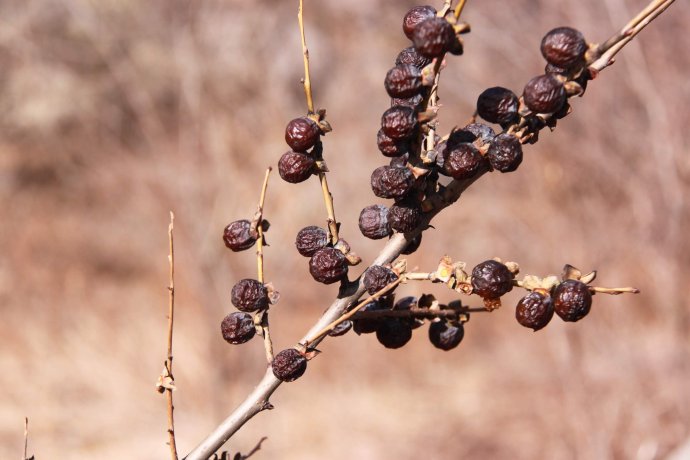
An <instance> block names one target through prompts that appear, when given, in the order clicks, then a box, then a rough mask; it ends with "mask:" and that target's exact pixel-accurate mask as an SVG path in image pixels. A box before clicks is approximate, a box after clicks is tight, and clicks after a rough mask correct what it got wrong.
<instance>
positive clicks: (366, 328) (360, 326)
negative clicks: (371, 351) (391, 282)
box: [352, 300, 386, 335]
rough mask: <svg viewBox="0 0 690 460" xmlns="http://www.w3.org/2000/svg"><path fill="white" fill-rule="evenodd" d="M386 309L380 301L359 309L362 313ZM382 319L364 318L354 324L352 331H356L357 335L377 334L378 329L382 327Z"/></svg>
mask: <svg viewBox="0 0 690 460" xmlns="http://www.w3.org/2000/svg"><path fill="white" fill-rule="evenodd" d="M384 308H386V307H385V306H384V305H383V303H381V302H380V301H378V300H374V301H372V302H369V303H367V304H366V305H364V306H363V307H362V308H360V309H359V311H361V312H365V311H377V310H383V309H384ZM381 323H382V320H381V318H362V319H356V320H354V321H353V322H352V330H353V331H355V333H356V334H357V335H361V334H371V333H373V332H376V329H378V328H379V326H380V325H381Z"/></svg>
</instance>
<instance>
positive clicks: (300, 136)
mask: <svg viewBox="0 0 690 460" xmlns="http://www.w3.org/2000/svg"><path fill="white" fill-rule="evenodd" d="M320 134H321V130H320V129H319V125H318V124H316V122H315V121H314V120H312V119H311V118H307V117H300V118H295V119H294V120H291V121H290V122H289V123H288V124H287V127H286V128H285V142H287V145H289V146H290V148H291V149H292V150H294V151H295V152H306V151H307V150H309V149H310V148H312V147H314V145H316V143H317V142H318V141H319V135H320Z"/></svg>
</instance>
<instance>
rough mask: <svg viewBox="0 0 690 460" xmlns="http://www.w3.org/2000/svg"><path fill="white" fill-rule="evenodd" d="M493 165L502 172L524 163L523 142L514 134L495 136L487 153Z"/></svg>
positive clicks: (514, 168)
mask: <svg viewBox="0 0 690 460" xmlns="http://www.w3.org/2000/svg"><path fill="white" fill-rule="evenodd" d="M486 156H487V158H488V159H489V163H491V167H492V168H494V169H496V170H498V171H501V172H502V173H507V172H512V171H515V170H516V169H517V168H518V166H520V163H522V144H520V140H519V139H518V138H517V137H515V136H513V135H512V134H507V133H504V134H499V135H498V136H496V137H494V139H493V140H492V141H491V144H490V145H489V151H488V152H487V154H486Z"/></svg>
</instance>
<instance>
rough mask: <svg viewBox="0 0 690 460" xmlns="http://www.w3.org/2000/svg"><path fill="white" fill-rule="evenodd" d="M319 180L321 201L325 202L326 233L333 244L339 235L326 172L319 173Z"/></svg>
mask: <svg viewBox="0 0 690 460" xmlns="http://www.w3.org/2000/svg"><path fill="white" fill-rule="evenodd" d="M319 182H321V193H322V194H323V201H324V203H326V213H327V214H328V235H329V240H330V242H331V244H333V245H335V244H336V243H337V242H338V240H339V239H340V237H339V236H338V221H337V220H335V208H334V207H333V195H332V194H331V191H330V190H329V189H328V180H327V179H326V173H324V172H320V173H319Z"/></svg>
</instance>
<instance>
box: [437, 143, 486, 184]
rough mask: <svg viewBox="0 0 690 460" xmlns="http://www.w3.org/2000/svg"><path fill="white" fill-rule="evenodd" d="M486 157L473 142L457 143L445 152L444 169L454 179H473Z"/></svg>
mask: <svg viewBox="0 0 690 460" xmlns="http://www.w3.org/2000/svg"><path fill="white" fill-rule="evenodd" d="M484 161H485V160H484V157H483V156H482V154H481V153H479V150H477V148H476V147H475V146H474V145H472V144H467V143H463V144H457V145H454V146H453V147H452V148H447V149H446V150H445V152H444V154H443V171H444V172H445V173H446V174H447V175H449V176H451V177H452V178H453V179H458V180H461V179H471V178H473V177H474V176H476V175H477V173H478V172H479V170H480V168H481V167H482V165H483V164H484Z"/></svg>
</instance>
